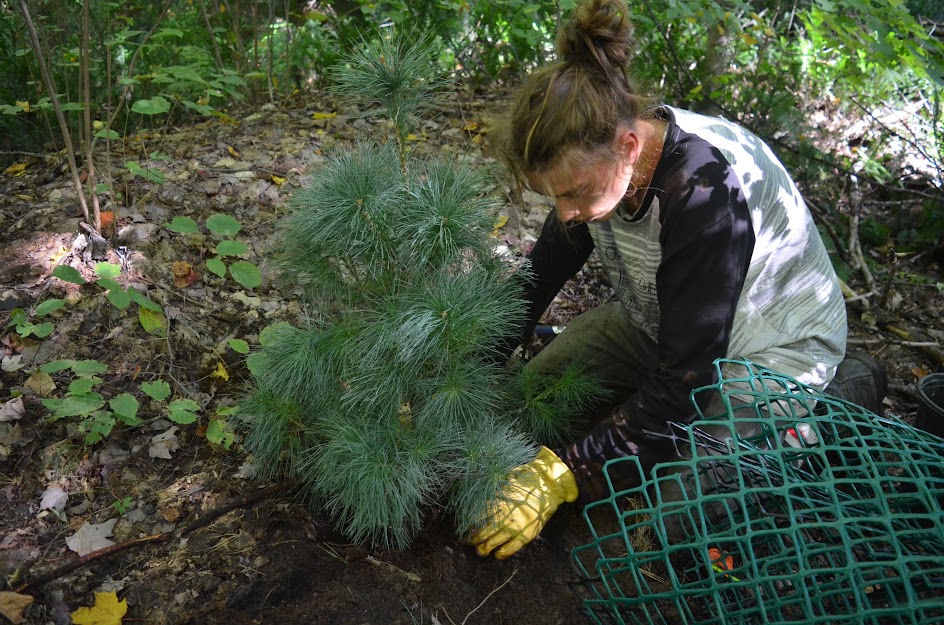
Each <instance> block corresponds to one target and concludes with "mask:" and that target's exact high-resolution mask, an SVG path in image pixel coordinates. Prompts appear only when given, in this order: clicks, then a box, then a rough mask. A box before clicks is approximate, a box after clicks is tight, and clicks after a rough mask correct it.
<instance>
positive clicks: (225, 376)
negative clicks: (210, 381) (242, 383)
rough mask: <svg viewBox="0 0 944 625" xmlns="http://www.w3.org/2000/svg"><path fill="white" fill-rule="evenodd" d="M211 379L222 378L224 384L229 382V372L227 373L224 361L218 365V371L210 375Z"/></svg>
mask: <svg viewBox="0 0 944 625" xmlns="http://www.w3.org/2000/svg"><path fill="white" fill-rule="evenodd" d="M210 377H211V378H220V379H221V380H223V381H224V382H225V381H226V380H229V372H227V371H226V365H224V364H223V362H222V361H218V362H217V363H216V370H215V371H214V372H213V373H211V374H210Z"/></svg>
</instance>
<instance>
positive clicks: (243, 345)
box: [227, 339, 249, 354]
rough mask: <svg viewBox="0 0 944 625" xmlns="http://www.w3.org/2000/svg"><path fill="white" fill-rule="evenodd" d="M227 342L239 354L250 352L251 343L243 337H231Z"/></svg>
mask: <svg viewBox="0 0 944 625" xmlns="http://www.w3.org/2000/svg"><path fill="white" fill-rule="evenodd" d="M227 344H228V345H229V346H230V348H232V350H233V351H234V352H236V353H237V354H248V353H249V343H247V342H246V341H244V340H242V339H230V340H229V341H227Z"/></svg>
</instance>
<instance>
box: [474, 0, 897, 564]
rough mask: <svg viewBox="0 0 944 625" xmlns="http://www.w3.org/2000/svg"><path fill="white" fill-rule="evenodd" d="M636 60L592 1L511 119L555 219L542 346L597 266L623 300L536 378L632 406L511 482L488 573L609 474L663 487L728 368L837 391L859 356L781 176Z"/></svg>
mask: <svg viewBox="0 0 944 625" xmlns="http://www.w3.org/2000/svg"><path fill="white" fill-rule="evenodd" d="M633 43H634V42H633V33H632V26H631V24H630V21H629V19H628V16H627V8H626V5H625V4H624V3H623V2H622V1H621V0H585V1H584V2H583V3H582V4H580V5H579V6H578V7H577V8H576V9H575V12H574V15H573V18H572V19H571V20H570V21H569V22H567V23H566V24H565V25H564V26H563V28H562V29H561V31H560V32H559V34H558V37H557V51H558V55H559V60H558V61H556V62H554V63H551V64H550V65H547V66H545V67H542V68H540V69H538V70H537V71H535V72H534V73H533V74H532V75H531V76H530V77H529V79H528V80H527V81H526V83H525V84H524V85H523V87H522V89H521V91H520V93H519V94H518V97H517V98H516V101H515V103H514V106H513V109H512V113H511V119H510V128H509V132H508V141H507V146H506V150H505V151H506V159H507V161H508V163H509V164H510V166H511V168H512V169H513V170H514V171H515V172H516V173H518V174H520V175H522V176H523V177H524V178H525V179H527V181H528V184H529V185H530V187H531V188H532V189H533V190H535V191H537V192H538V193H542V194H544V195H546V196H548V197H550V198H552V199H553V201H554V203H555V210H554V211H552V212H551V214H550V215H549V216H548V219H547V221H546V223H545V225H544V228H543V230H542V232H541V235H540V237H539V239H538V241H537V243H536V244H535V247H534V249H533V251H532V252H531V254H530V260H531V263H532V270H533V272H534V280H533V283H532V285H531V288H530V290H529V297H530V300H531V304H532V305H531V322H532V325H531V327H529V328H528V333H530V331H531V330H532V328H533V324H534V323H536V321H537V319H538V318H540V316H541V314H542V313H543V311H544V310H545V308H546V307H547V305H548V304H549V303H550V302H551V300H552V299H553V298H554V296H555V295H556V294H557V292H558V291H559V289H560V288H561V286H563V284H564V283H565V282H566V281H567V280H568V279H570V278H571V277H572V276H573V275H574V274H576V273H577V271H579V269H580V268H581V267H582V266H583V264H584V262H585V261H586V260H587V258H588V257H589V255H590V253H591V252H592V251H593V250H594V249H595V250H597V252H598V255H599V256H600V258H601V260H602V262H603V265H604V267H605V269H606V271H607V273H608V275H609V277H610V280H611V282H612V285H613V287H614V289H615V290H616V293H617V296H618V300H619V301H618V302H613V303H609V304H604V305H602V306H600V307H598V308H596V309H594V310H591V311H589V312H587V313H585V314H583V315H581V316H579V317H578V318H577V319H575V320H574V321H572V322H571V323H570V324H568V327H567V329H566V330H565V331H564V332H563V333H562V334H561V335H560V336H559V337H557V338H555V339H554V341H553V342H551V343H550V344H549V345H548V346H547V347H546V348H545V349H544V350H543V351H542V352H541V353H540V354H538V356H537V357H536V358H535V359H534V360H533V361H532V362H531V363H529V365H528V366H534V367H540V368H541V369H542V370H548V371H554V370H559V369H562V368H563V367H564V366H566V364H567V363H569V362H572V361H574V360H576V361H579V362H582V363H584V364H586V365H587V366H589V367H591V368H592V370H593V371H594V372H595V373H596V374H598V375H599V376H600V377H602V379H603V381H604V382H605V383H606V384H607V385H608V386H609V387H610V388H612V389H613V390H614V391H615V392H616V393H617V394H618V396H620V397H621V398H622V399H623V401H622V403H620V404H619V405H618V406H617V407H616V409H615V410H614V411H613V412H612V414H611V415H610V417H609V418H607V419H605V420H604V421H603V422H601V423H599V424H597V425H596V427H594V428H593V429H592V430H591V431H590V433H589V434H588V435H587V436H586V437H585V438H583V439H582V440H579V441H577V442H575V443H573V444H571V445H568V446H567V447H565V448H564V449H560V450H557V451H551V450H550V449H547V448H546V447H544V448H541V451H540V453H539V454H538V456H537V458H536V459H535V460H534V461H533V462H531V463H529V464H528V465H525V466H523V467H520V468H519V470H517V471H516V472H515V473H514V474H513V475H512V476H510V478H509V482H510V483H509V486H508V489H507V490H506V492H505V497H504V498H503V502H502V503H501V504H500V505H497V506H496V507H495V508H494V510H493V511H492V514H491V516H490V519H489V521H488V522H487V523H485V524H484V526H483V528H482V529H480V530H479V531H478V532H476V533H475V534H474V535H473V537H472V540H471V542H472V544H474V545H475V546H476V547H477V550H478V552H479V554H480V555H487V554H489V553H491V552H492V551H493V550H494V551H495V555H496V557H498V558H505V557H508V556H509V555H511V554H513V553H515V552H516V551H517V550H518V549H520V548H521V547H522V546H524V545H525V544H527V543H528V542H529V541H530V540H532V539H533V538H534V537H535V536H536V535H537V534H538V532H540V530H541V528H542V527H543V526H544V523H545V522H546V521H547V519H548V518H549V517H550V516H551V514H553V512H554V511H555V510H556V509H557V507H558V505H559V504H560V503H563V502H569V501H575V500H576V499H577V497H578V495H579V496H580V497H581V499H583V500H585V501H592V500H594V499H596V498H598V497H600V496H601V495H603V494H605V493H604V491H603V488H604V487H605V486H606V484H605V482H604V480H603V479H602V477H601V471H602V467H603V464H604V463H605V462H606V461H607V460H609V459H612V458H617V457H623V456H629V455H636V456H638V457H639V458H640V461H641V464H642V466H643V469H644V470H647V471H648V469H649V468H651V467H652V466H653V465H654V464H656V463H657V462H661V461H665V460H671V459H672V458H674V457H675V451H674V448H673V447H672V445H671V443H670V442H668V441H669V440H670V439H669V438H668V437H666V435H667V434H668V433H669V425H668V424H669V423H670V422H676V423H679V422H681V423H690V422H691V421H693V420H694V419H695V418H696V416H697V414H698V412H697V409H696V406H695V404H694V403H693V402H692V401H691V400H690V398H689V396H690V393H691V391H692V389H694V388H699V387H702V386H705V385H709V384H713V383H715V382H717V380H716V379H715V378H716V375H715V369H714V367H713V362H714V361H715V360H716V359H717V358H724V357H727V358H742V359H748V360H751V361H753V362H755V363H757V364H759V365H763V366H766V367H769V368H770V369H773V370H775V371H778V372H780V373H784V374H787V375H789V376H791V377H794V378H796V379H797V380H799V381H800V382H803V383H805V384H808V385H810V386H812V387H815V388H819V389H822V388H824V387H825V386H826V385H827V384H828V383H829V382H830V381H831V380H832V379H833V377H834V375H835V374H836V371H837V366H838V365H839V364H840V361H842V360H843V356H844V354H845V348H846V311H845V305H844V301H843V297H842V293H841V291H840V288H839V282H838V279H837V278H836V275H835V272H834V270H833V268H832V265H831V264H830V261H829V257H828V255H827V252H826V249H825V247H824V245H823V242H822V240H821V238H820V236H819V233H818V232H817V230H816V227H815V225H814V223H813V221H812V219H811V217H810V213H809V211H808V209H807V207H806V205H805V204H804V202H803V199H802V197H801V195H800V193H799V191H798V190H797V188H796V186H795V185H794V183H793V181H792V180H791V178H790V176H789V174H788V173H787V171H786V170H785V169H784V167H783V165H782V164H781V163H780V162H779V161H778V160H777V158H776V156H775V155H774V154H773V152H772V151H771V150H770V148H769V147H768V146H767V145H766V144H764V142H763V141H761V140H760V139H759V138H758V137H756V136H755V135H753V134H751V133H750V132H748V131H747V130H746V129H744V128H741V127H740V126H738V125H736V124H733V123H731V122H727V121H725V120H722V119H718V118H711V117H705V116H702V115H697V114H695V113H691V112H688V111H683V110H680V109H677V108H673V107H670V106H653V105H651V103H650V102H649V101H647V100H646V99H645V98H644V97H642V96H641V95H639V93H638V91H637V90H636V88H635V86H634V85H633V83H632V81H631V80H630V79H629V77H628V72H627V67H628V61H629V57H630V55H631V52H632V48H633ZM873 362H874V361H873ZM855 365H857V366H855ZM872 365H873V363H869V366H868V367H866V366H864V365H863V364H862V363H861V362H858V361H854V362H853V366H852V367H851V370H850V377H852V378H855V379H854V382H855V385H857V386H858V387H859V388H860V389H862V390H864V391H866V392H867V393H868V392H870V393H871V395H870V396H869V397H865V396H863V398H864V399H865V400H866V401H869V402H870V403H871V404H872V406H866V407H870V408H872V409H873V410H877V409H878V408H877V405H878V402H879V401H880V400H881V396H882V395H883V391H879V390H878V386H880V385H881V383H880V382H877V381H876V378H877V377H879V376H881V375H882V374H881V372H880V371H877V370H875V371H873V369H872V368H870V367H872ZM698 397H699V398H700V400H701V402H702V403H705V402H707V401H708V400H707V397H708V396H707V394H700V395H699V396H698ZM697 408H698V409H702V410H704V411H705V414H711V411H710V407H709V406H706V405H699V406H698V407H697ZM624 464H629V463H624ZM625 479H626V480H627V482H631V481H632V480H633V479H634V478H633V476H625ZM635 479H636V480H637V482H638V476H636V477H635Z"/></svg>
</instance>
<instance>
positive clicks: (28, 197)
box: [16, 193, 33, 202]
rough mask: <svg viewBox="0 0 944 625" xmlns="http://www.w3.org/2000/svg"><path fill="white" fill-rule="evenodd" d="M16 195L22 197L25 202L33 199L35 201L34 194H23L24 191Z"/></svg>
mask: <svg viewBox="0 0 944 625" xmlns="http://www.w3.org/2000/svg"><path fill="white" fill-rule="evenodd" d="M16 197H18V198H20V199H21V200H23V201H24V202H32V201H33V196H32V195H23V194H22V193H17V194H16Z"/></svg>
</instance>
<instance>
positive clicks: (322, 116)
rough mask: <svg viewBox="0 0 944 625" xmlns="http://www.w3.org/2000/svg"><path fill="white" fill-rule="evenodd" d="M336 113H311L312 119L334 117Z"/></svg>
mask: <svg viewBox="0 0 944 625" xmlns="http://www.w3.org/2000/svg"><path fill="white" fill-rule="evenodd" d="M337 116H338V114H337V113H314V114H312V116H311V118H312V119H334V118H335V117H337Z"/></svg>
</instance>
